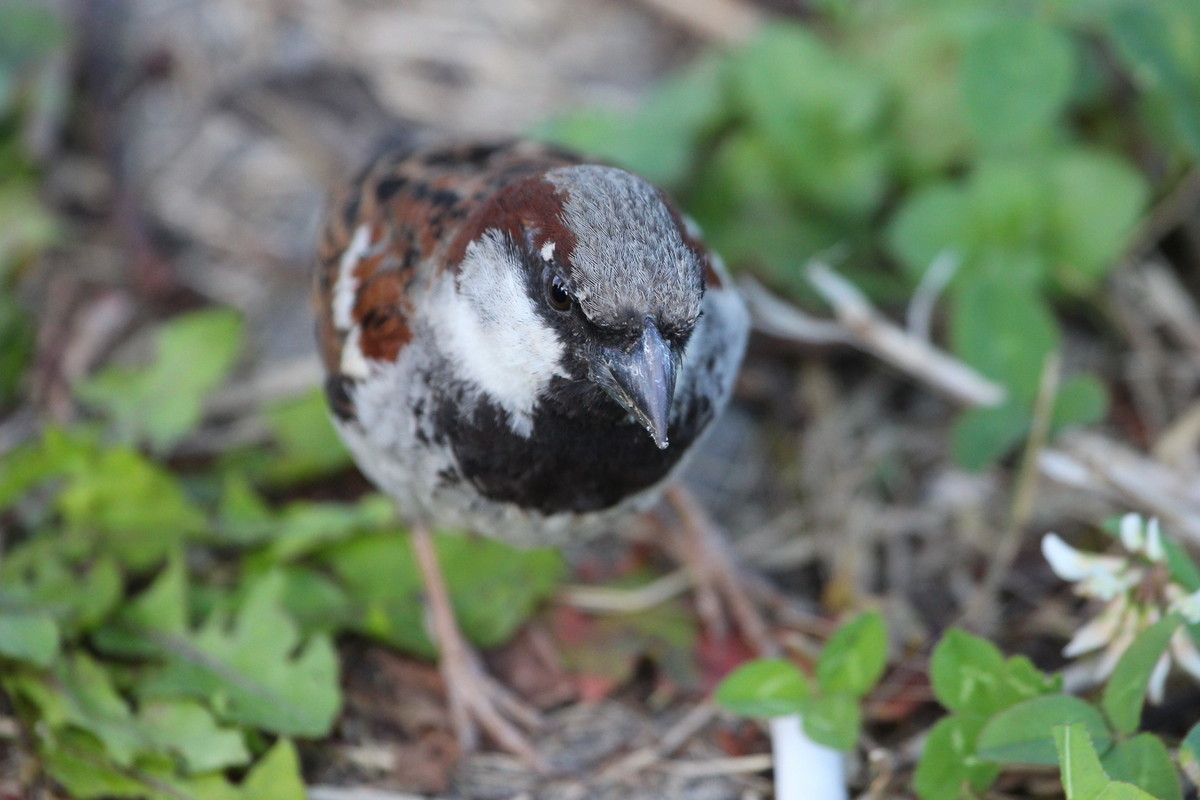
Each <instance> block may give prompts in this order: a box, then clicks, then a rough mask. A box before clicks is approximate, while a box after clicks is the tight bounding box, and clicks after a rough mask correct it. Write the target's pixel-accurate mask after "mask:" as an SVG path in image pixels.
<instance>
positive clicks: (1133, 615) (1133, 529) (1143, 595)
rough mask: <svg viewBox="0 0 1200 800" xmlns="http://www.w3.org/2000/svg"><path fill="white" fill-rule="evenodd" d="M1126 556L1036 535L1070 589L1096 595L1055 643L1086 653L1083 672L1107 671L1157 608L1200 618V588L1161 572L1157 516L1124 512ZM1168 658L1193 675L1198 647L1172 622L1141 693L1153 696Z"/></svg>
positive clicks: (1098, 675)
mask: <svg viewBox="0 0 1200 800" xmlns="http://www.w3.org/2000/svg"><path fill="white" fill-rule="evenodd" d="M1118 533H1119V536H1120V540H1121V544H1122V546H1123V547H1124V549H1125V550H1126V551H1127V552H1128V554H1129V555H1127V556H1116V555H1101V554H1098V553H1086V552H1083V551H1080V550H1076V549H1075V548H1074V547H1071V546H1070V545H1069V544H1067V543H1066V542H1064V541H1063V540H1062V538H1061V537H1059V536H1058V535H1057V534H1054V533H1048V534H1046V535H1045V536H1044V537H1042V553H1043V555H1045V557H1046V561H1047V562H1049V564H1050V567H1051V569H1053V570H1054V572H1055V574H1057V575H1058V576H1059V577H1060V578H1062V579H1063V580H1066V581H1070V582H1072V583H1074V584H1075V592H1076V593H1077V594H1080V595H1083V596H1085V597H1092V598H1095V599H1097V600H1102V601H1104V606H1103V608H1101V610H1100V613H1099V614H1097V615H1096V617H1095V618H1094V619H1092V620H1091V621H1090V622H1088V623H1086V624H1084V625H1083V626H1082V627H1080V628H1079V630H1077V631H1076V632H1075V635H1074V636H1072V637H1071V641H1070V642H1068V643H1067V646H1066V647H1065V648H1063V655H1064V656H1066V657H1067V658H1077V657H1080V656H1087V657H1089V660H1090V663H1088V664H1086V665H1085V664H1081V665H1080V666H1081V667H1084V666H1086V667H1087V674H1088V676H1089V678H1090V679H1091V680H1093V681H1095V682H1096V683H1100V682H1102V681H1104V680H1105V679H1106V678H1108V677H1109V676H1110V675H1111V674H1112V671H1113V669H1114V668H1115V667H1116V665H1117V662H1118V661H1120V660H1121V656H1123V655H1124V654H1125V652H1126V651H1127V650H1128V649H1129V647H1130V645H1132V644H1133V642H1134V640H1135V639H1137V637H1138V635H1139V634H1140V633H1141V632H1142V631H1144V630H1145V629H1146V628H1148V627H1150V626H1151V625H1153V624H1154V623H1155V622H1157V621H1158V620H1160V619H1162V618H1163V616H1165V615H1166V614H1170V613H1178V614H1180V615H1181V616H1182V617H1183V618H1184V619H1185V620H1187V621H1188V622H1189V623H1192V624H1196V623H1200V591H1196V592H1192V593H1190V594H1189V593H1188V592H1186V591H1185V590H1184V589H1183V587H1181V586H1180V585H1179V584H1178V583H1175V582H1174V581H1171V580H1169V579H1167V577H1166V567H1165V566H1164V565H1165V562H1166V548H1165V547H1164V544H1163V534H1162V530H1161V528H1160V526H1159V524H1158V520H1156V519H1150V520H1146V519H1145V518H1143V517H1141V516H1140V515H1138V514H1126V515H1125V516H1123V517H1122V518H1121V522H1120V526H1119V529H1118ZM1172 661H1174V662H1175V663H1176V664H1178V665H1179V667H1180V668H1181V669H1182V670H1183V671H1184V672H1186V673H1188V674H1189V675H1191V676H1192V677H1194V678H1196V679H1197V680H1200V647H1197V642H1196V640H1195V639H1194V638H1193V637H1192V635H1191V632H1190V631H1189V630H1188V629H1187V628H1186V627H1183V626H1180V628H1179V630H1177V631H1176V632H1175V633H1174V634H1173V635H1172V637H1171V640H1170V646H1169V647H1168V649H1167V652H1165V653H1163V655H1162V657H1161V658H1160V659H1159V660H1158V661H1157V662H1156V663H1155V665H1154V669H1153V671H1152V672H1151V675H1150V681H1149V684H1148V686H1147V688H1146V693H1147V695H1148V697H1149V698H1150V700H1151V701H1152V702H1154V703H1160V702H1162V699H1163V694H1164V692H1165V689H1166V683H1167V675H1168V673H1169V672H1170V669H1171V662H1172Z"/></svg>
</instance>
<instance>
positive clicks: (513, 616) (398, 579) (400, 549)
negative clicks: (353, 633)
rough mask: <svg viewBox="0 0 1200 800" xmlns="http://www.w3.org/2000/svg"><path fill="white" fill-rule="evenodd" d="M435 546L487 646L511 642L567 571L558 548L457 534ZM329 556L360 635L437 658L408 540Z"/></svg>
mask: <svg viewBox="0 0 1200 800" xmlns="http://www.w3.org/2000/svg"><path fill="white" fill-rule="evenodd" d="M435 542H436V546H437V552H438V562H439V565H440V567H441V570H442V574H443V575H444V576H445V578H446V582H447V585H448V588H449V591H450V596H451V600H452V602H453V603H454V610H455V614H456V616H457V617H458V623H459V625H460V626H461V627H462V631H463V633H464V634H465V635H466V636H467V638H468V639H470V640H471V641H472V642H474V643H475V644H477V645H479V646H482V647H492V646H495V645H497V644H500V643H502V642H504V641H507V639H508V638H509V637H511V636H512V634H513V633H515V632H516V630H517V628H518V627H519V626H520V625H521V624H522V623H523V622H524V621H525V620H526V619H527V618H528V617H529V615H530V614H532V613H533V611H534V609H535V608H536V607H537V605H538V604H539V603H541V602H542V601H543V600H545V599H546V598H548V597H549V596H550V595H551V594H552V593H553V591H554V588H555V587H556V586H557V585H558V582H559V580H560V578H561V575H562V571H563V563H562V558H561V556H560V555H559V554H558V553H557V552H555V551H552V550H519V549H516V548H513V547H509V546H507V545H505V544H503V543H501V542H497V541H494V540H490V539H482V538H475V537H468V536H456V535H438V536H436V537H435ZM324 558H326V559H327V561H328V563H329V565H330V566H331V567H332V568H333V570H334V572H335V573H336V574H337V576H338V577H339V579H340V580H341V582H342V585H343V586H344V587H345V588H346V591H347V594H348V596H349V598H350V601H351V604H352V606H355V607H357V614H356V616H357V620H356V623H355V624H356V626H357V627H358V628H359V629H360V630H362V631H363V632H364V633H367V634H369V635H372V636H377V637H379V638H381V639H383V640H385V641H388V642H390V643H392V644H394V645H396V646H398V647H401V648H403V649H406V650H409V651H411V652H415V653H417V654H420V655H425V656H432V655H433V654H434V653H435V650H434V648H433V644H432V643H431V642H430V641H429V637H428V634H427V633H426V632H425V612H424V606H423V603H422V597H423V595H424V584H423V582H422V580H421V575H420V572H419V570H418V569H417V566H416V560H415V559H414V557H413V553H412V546H411V543H410V542H409V539H408V537H407V536H406V535H404V534H402V533H399V532H397V533H391V534H384V535H379V536H372V537H357V538H356V539H354V540H353V541H349V542H346V543H344V544H339V545H337V546H336V547H334V548H331V549H330V550H329V551H328V553H327V554H326V555H325V556H324Z"/></svg>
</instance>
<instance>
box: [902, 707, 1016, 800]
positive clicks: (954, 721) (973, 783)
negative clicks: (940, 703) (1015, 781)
mask: <svg viewBox="0 0 1200 800" xmlns="http://www.w3.org/2000/svg"><path fill="white" fill-rule="evenodd" d="M986 721H987V718H986V717H983V716H978V715H964V714H954V715H952V716H949V717H946V718H944V719H941V720H938V722H937V724H936V725H934V726H933V729H932V730H931V731H930V732H929V737H928V738H927V739H926V740H925V748H924V749H923V750H922V751H921V760H920V761H919V762H918V763H917V771H916V774H915V775H914V776H913V786H914V788H915V789H916V790H917V794H919V795H920V796H921V798H922V800H958V799H959V798H960V797H964V796H971V795H973V794H974V793H975V792H981V791H983V790H984V789H986V788H987V787H989V786H991V785H992V781H994V780H996V776H997V775H999V774H1000V767H999V766H997V765H995V764H989V763H987V762H983V761H980V760H979V759H978V758H976V756H975V741H976V739H977V738H978V737H979V731H980V730H981V729H982V728H983V724H984V723H985V722H986Z"/></svg>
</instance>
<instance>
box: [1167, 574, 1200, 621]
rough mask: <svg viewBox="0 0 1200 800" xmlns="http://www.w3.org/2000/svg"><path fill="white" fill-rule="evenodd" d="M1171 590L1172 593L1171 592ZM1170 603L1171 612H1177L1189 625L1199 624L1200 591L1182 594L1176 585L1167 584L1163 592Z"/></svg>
mask: <svg viewBox="0 0 1200 800" xmlns="http://www.w3.org/2000/svg"><path fill="white" fill-rule="evenodd" d="M1172 589H1173V590H1174V591H1172ZM1164 591H1165V592H1166V594H1167V596H1168V598H1169V599H1170V601H1171V605H1170V606H1169V608H1170V609H1171V611H1178V612H1179V613H1180V614H1182V615H1183V618H1184V619H1186V620H1187V621H1188V622H1190V623H1191V624H1193V625H1195V624H1196V623H1197V622H1200V591H1195V592H1192V593H1191V594H1184V593H1183V590H1182V589H1180V588H1179V586H1178V584H1174V583H1169V584H1167V588H1166V589H1165V590H1164Z"/></svg>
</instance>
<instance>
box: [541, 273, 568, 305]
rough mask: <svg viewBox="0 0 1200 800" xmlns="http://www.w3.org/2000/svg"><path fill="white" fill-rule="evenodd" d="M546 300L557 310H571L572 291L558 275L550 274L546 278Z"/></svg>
mask: <svg viewBox="0 0 1200 800" xmlns="http://www.w3.org/2000/svg"><path fill="white" fill-rule="evenodd" d="M546 300H547V301H549V303H550V307H551V308H553V309H554V310H555V311H570V310H571V293H570V292H568V291H567V287H566V284H564V283H563V282H562V278H560V277H558V276H557V275H550V276H549V277H548V278H547V279H546Z"/></svg>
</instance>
